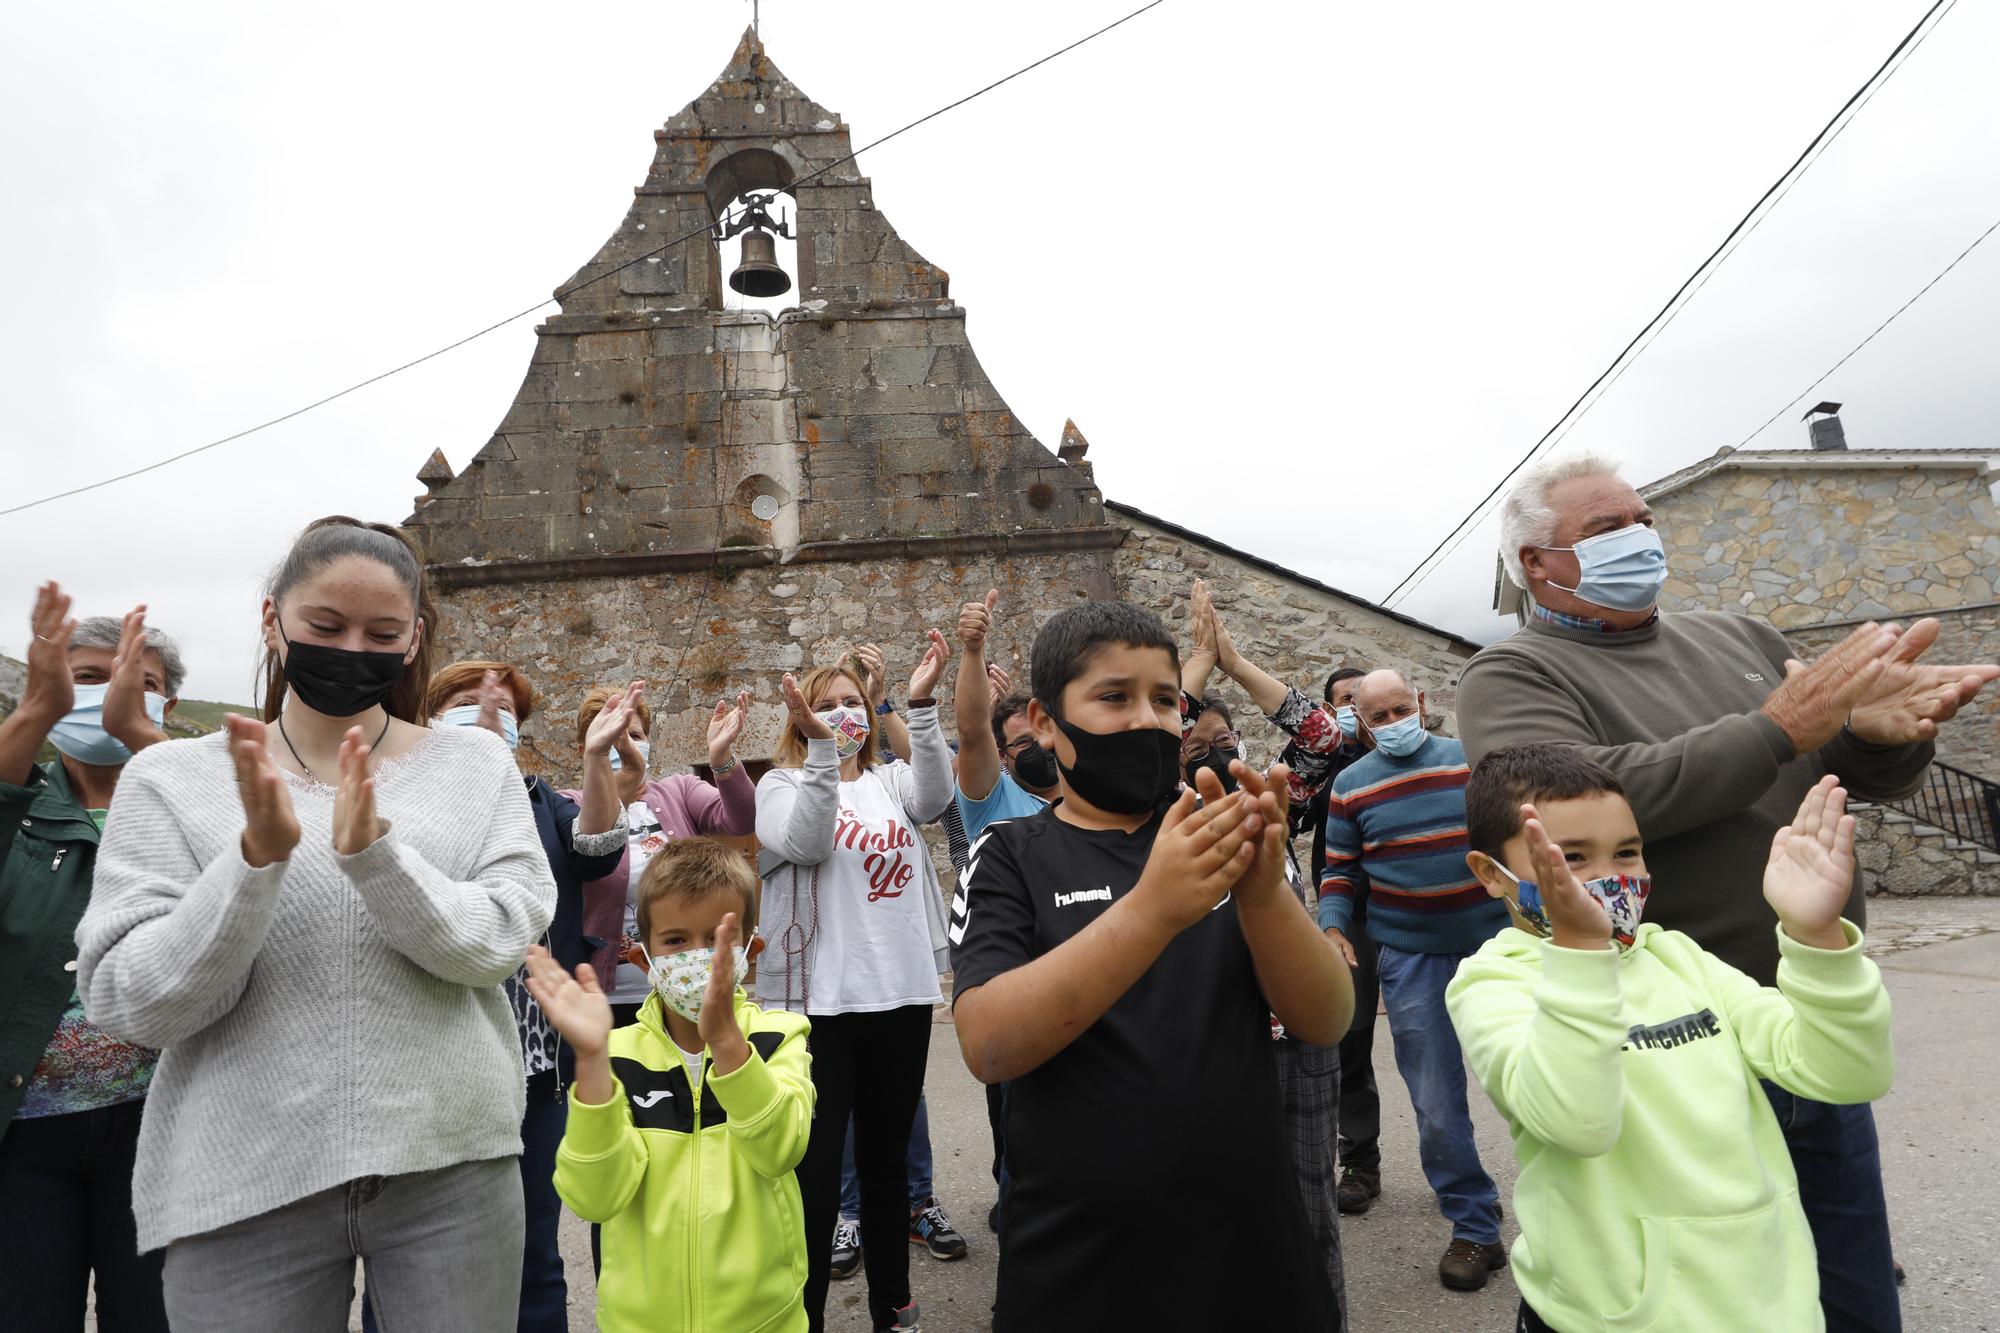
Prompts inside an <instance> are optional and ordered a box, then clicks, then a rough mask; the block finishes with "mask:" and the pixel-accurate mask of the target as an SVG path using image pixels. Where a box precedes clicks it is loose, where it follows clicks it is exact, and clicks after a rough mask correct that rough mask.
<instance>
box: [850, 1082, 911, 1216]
mask: <svg viewBox="0 0 2000 1333" xmlns="http://www.w3.org/2000/svg"><path fill="white" fill-rule="evenodd" d="M906 1165H907V1170H908V1171H909V1173H910V1206H911V1207H912V1208H915V1207H916V1206H917V1205H918V1204H920V1203H922V1202H923V1201H924V1200H925V1199H928V1198H930V1197H931V1108H930V1103H929V1101H928V1100H927V1099H925V1098H923V1097H919V1098H917V1118H916V1120H915V1121H914V1122H913V1123H912V1124H911V1125H910V1151H909V1156H908V1158H907V1159H906ZM840 1215H841V1216H842V1217H845V1218H848V1219H850V1220H851V1219H853V1218H857V1217H859V1216H861V1181H860V1180H859V1179H858V1178H857V1177H856V1176H855V1174H854V1124H853V1122H852V1121H849V1122H848V1126H847V1146H846V1147H845V1148H842V1149H841V1152H840Z"/></svg>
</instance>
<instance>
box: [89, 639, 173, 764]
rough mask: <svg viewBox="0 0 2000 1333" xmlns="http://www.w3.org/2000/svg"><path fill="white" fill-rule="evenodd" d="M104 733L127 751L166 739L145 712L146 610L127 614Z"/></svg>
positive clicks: (107, 699) (107, 697)
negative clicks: (120, 743) (121, 743)
mask: <svg viewBox="0 0 2000 1333" xmlns="http://www.w3.org/2000/svg"><path fill="white" fill-rule="evenodd" d="M104 730H105V731H106V732H108V733H110V735H111V736H112V738H113V739H115V740H118V741H121V742H123V743H124V745H125V748H126V749H128V750H143V749H145V748H146V747H147V746H148V745H157V744H159V743H160V742H161V741H163V740H165V739H166V738H167V733H166V732H164V731H162V730H161V729H160V728H159V727H158V726H157V725H155V724H154V722H153V719H152V716H151V715H150V714H148V713H147V712H146V608H145V607H144V606H135V607H133V608H132V609H131V610H130V611H127V612H126V613H125V623H124V625H123V626H122V627H121V628H120V629H119V632H118V651H117V652H116V653H114V654H113V655H112V658H111V684H110V687H109V688H108V689H106V690H105V691H104Z"/></svg>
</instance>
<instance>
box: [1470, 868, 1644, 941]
mask: <svg viewBox="0 0 2000 1333" xmlns="http://www.w3.org/2000/svg"><path fill="white" fill-rule="evenodd" d="M1488 859H1491V858H1488ZM1493 864H1494V865H1495V866H1497V867H1498V868H1499V870H1500V873H1501V874H1503V875H1505V876H1506V877H1507V878H1508V879H1511V880H1513V881H1514V898H1513V900H1512V902H1511V903H1510V906H1512V907H1513V909H1514V910H1515V911H1516V912H1517V913H1519V914H1520V917H1521V919H1522V920H1523V921H1525V922H1527V923H1528V927H1529V929H1531V930H1533V931H1534V932H1535V933H1536V934H1537V935H1540V936H1542V937H1543V938H1545V939H1546V938H1547V937H1548V936H1550V935H1551V934H1553V933H1554V928H1553V927H1552V926H1551V925H1550V924H1549V917H1548V912H1547V909H1545V908H1544V907H1543V906H1542V891H1541V889H1540V888H1539V887H1538V886H1537V885H1536V884H1535V881H1533V880H1531V879H1521V878H1518V877H1517V876H1516V875H1515V874H1514V872H1513V871H1511V870H1509V869H1508V868H1507V867H1506V866H1503V865H1501V864H1500V862H1498V861H1497V860H1496V861H1494V862H1493ZM1581 882H1582V884H1583V891H1584V892H1585V893H1587V894H1589V895H1590V896H1591V897H1593V898H1595V899H1596V900H1597V903H1598V905H1599V906H1600V907H1602V908H1603V909H1604V915H1606V916H1608V917H1610V918H1611V938H1612V939H1614V940H1616V941H1617V942H1618V947H1619V948H1621V949H1629V948H1631V947H1632V941H1633V940H1634V939H1636V938H1637V937H1638V934H1639V918H1640V917H1641V916H1644V915H1645V912H1646V895H1647V894H1649V893H1651V892H1652V891H1653V877H1652V876H1651V875H1606V876H1604V877H1603V878H1602V879H1586V880H1583V881H1581Z"/></svg>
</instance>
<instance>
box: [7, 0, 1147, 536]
mask: <svg viewBox="0 0 2000 1333" xmlns="http://www.w3.org/2000/svg"><path fill="white" fill-rule="evenodd" d="M1165 3H1166V0H1150V3H1147V4H1144V5H1141V6H1139V8H1137V9H1135V10H1133V11H1132V12H1131V13H1129V14H1127V15H1125V16H1124V17H1123V18H1120V19H1116V20H1113V21H1112V22H1110V23H1107V24H1105V25H1104V26H1103V27H1101V28H1099V29H1097V30H1096V31H1095V32H1091V33H1087V34H1085V35H1084V36H1082V37H1079V38H1077V39H1076V40H1075V41H1073V42H1071V43H1070V44H1069V45H1067V46H1064V47H1059V48H1058V49H1056V50H1054V51H1051V52H1049V53H1048V54H1047V55H1045V56H1043V57H1042V58H1041V59H1039V60H1036V61H1032V62H1030V63H1029V64H1026V65H1023V66H1021V68H1019V69H1017V70H1015V71H1014V72H1013V73H1012V74H1008V75H1005V76H1004V77H1002V78H998V79H995V80H994V81H993V82H991V83H989V84H987V85H986V86H985V87H983V88H980V89H977V90H975V91H973V92H970V93H967V94H966V95H965V96H963V97H961V98H959V99H958V100H957V101H955V102H947V103H946V104H945V105H943V106H941V107H939V108H937V109H936V110H935V111H932V112H930V113H929V114H927V115H922V116H919V117H917V118H916V119H915V120H913V121H911V122H909V123H908V124H907V125H904V126H902V127H900V128H898V129H894V130H891V131H890V132H889V133H887V134H885V135H883V136H882V137H881V138H879V139H874V140H871V141H870V142H868V143H865V144H863V145H862V146H861V147H859V148H856V149H854V150H853V151H852V152H850V153H848V154H847V155H846V156H844V157H837V158H835V159H834V160H833V161H831V162H828V163H826V164H825V165H823V166H820V167H818V168H815V169H814V170H812V171H810V172H807V173H806V174H805V175H803V176H801V177H799V178H798V179H797V180H795V181H793V182H792V184H791V186H790V187H788V188H790V189H794V190H795V189H797V188H798V187H799V186H801V185H804V184H806V183H807V182H809V181H811V180H813V179H814V178H816V177H818V176H821V175H823V174H825V173H826V172H828V171H831V170H833V169H834V168H835V167H838V166H842V165H845V164H846V163H848V162H852V161H853V160H854V159H855V158H857V157H859V156H861V154H863V153H866V152H869V151H870V150H872V149H875V148H879V147H881V146H882V145H883V144H885V143H888V142H889V141H890V140H891V139H894V138H897V137H898V136H900V135H903V134H905V133H907V132H909V131H910V130H913V129H915V128H917V126H919V125H922V124H925V123H926V122H928V121H932V120H936V119H937V118H938V117H939V116H942V115H944V114H945V113H946V112H948V111H955V110H957V109H958V108H959V107H962V106H964V105H965V104H966V103H967V102H970V101H973V100H974V99H976V98H980V97H984V96H985V95H986V94H987V93H990V92H992V91H993V90H994V89H995V88H998V87H1000V86H1001V85H1002V84H1007V83H1012V82H1013V81H1014V80H1015V79H1018V78H1020V77H1021V76H1022V75H1023V74H1026V73H1028V72H1030V71H1031V70H1035V69H1039V68H1040V67H1041V66H1043V65H1046V64H1048V63H1049V62H1050V61H1051V60H1054V59H1056V58H1057V57H1058V56H1064V55H1068V54H1069V53H1070V52H1071V51H1074V50H1076V49H1077V48H1078V47H1079V46H1082V45H1084V44H1085V43H1086V42H1091V41H1095V40H1096V39H1097V38H1099V37H1102V36H1103V35H1104V34H1105V33H1107V32H1110V31H1111V30H1112V29H1113V28H1118V27H1122V26H1124V25H1125V24H1127V23H1130V22H1131V21H1132V20H1133V19H1135V18H1138V17H1139V16H1140V15H1141V14H1144V13H1145V12H1146V11H1147V10H1149V9H1157V8H1159V7H1160V6H1161V5H1163V4H1165ZM736 216H740V214H739V215H736ZM734 220H735V217H734V216H727V215H726V216H725V217H723V218H720V219H717V224H716V225H720V224H722V223H724V222H729V221H734ZM710 230H711V228H710V227H709V226H701V227H697V228H695V229H694V230H693V231H690V232H688V233H687V234H685V235H683V236H676V237H674V238H673V239H672V240H670V241H667V242H665V243H664V244H662V245H660V246H658V247H656V248H655V249H652V250H648V251H646V252H645V253H643V254H639V255H635V256H633V257H632V258H630V259H628V260H626V261H625V262H624V263H622V264H617V265H614V266H613V267H611V268H608V269H606V270H605V271H604V272H602V273H599V274H597V275H596V276H594V277H591V278H586V279H585V280H583V281H582V282H579V283H577V284H575V285H574V286H570V287H561V288H558V289H557V290H556V293H555V295H554V296H552V297H548V298H545V299H543V300H540V301H537V302H535V303H534V304H533V305H531V306H527V307H525V308H524V309H521V310H517V311H515V312H514V313H513V314H511V315H508V316H507V317H506V318H504V319H499V320H495V321H494V322H493V323H491V324H488V325H487V326H486V327H485V328H483V329H480V330H479V331H478V332H476V333H468V334H467V335H465V336H464V337H463V338H460V339H458V340H457V341H456V342H451V343H446V344H445V345H444V346H443V347H440V348H438V349H437V350H436V351H432V352H426V353H424V354H423V355H422V356H420V357H417V358H416V359H414V360H411V361H405V362H404V363H403V364H402V365H400V366H396V367H393V368H392V369H389V370H385V371H382V372H381V373H380V374H376V375H370V376H369V377H368V378H367V379H365V380H359V381H357V382H355V383H353V384H350V385H348V386H347V387H346V388H345V389H341V390H339V391H338V392H336V393H330V394H328V395H327V396H326V397H324V398H320V399H316V400H315V401H313V402H310V403H307V404H306V405H305V406H304V407H298V408H294V409H293V410H291V411H290V412H287V413H285V414H284V415H283V416H276V417H272V418H271V419H270V420H269V421H264V422H259V423H258V424H257V425H255V426H248V427H245V428H244V429H242V430H239V431H237V432H235V433H234V434H231V435H225V436H223V437H222V438H221V439H218V440H210V441H209V442H208V443H207V444H199V445H196V446H195V447H194V448H192V449H183V450H182V451H181V452H179V453H177V454H172V455H169V456H168V457H166V458H162V459H158V460H156V461H154V462H151V463H147V464H145V465H144V466H142V467H136V468H133V469H132V470H131V471H129V472H121V473H118V474H117V475H116V476H111V477H105V478H103V479H102V480H99V481H93V482H89V483H87V484H85V485H82V486H73V487H71V488H70V489H69V490H66V491H57V492H56V493H54V494H53V495H44V496H42V497H41V498H39V499H35V500H29V501H27V502H26V503H23V504H17V505H12V506H9V507H8V508H6V509H0V518H5V517H6V516H7V515H9V514H18V513H20V512H22V511H23V510H27V509H34V508H37V507H38V506H41V505H45V504H53V503H55V502H56V501H57V500H66V499H68V498H69V497H71V496H73V495H82V494H84V493H85V492H87V491H94V490H99V489H101V488H103V487H105V486H113V485H116V484H117V483H119V482H121V481H129V480H131V479H132V478H133V477H138V476H143V475H145V474H146V473H148V472H153V471H157V470H158V469H160V468H163V467H167V466H168V465H170V464H173V463H178V462H180V461H181V460H182V459H185V458H192V457H194V456H195V455H196V454H201V453H207V452H208V451H209V450H210V449H219V448H221V447H222V446H223V445H225V444H231V443H233V442H235V441H237V440H240V439H243V438H244V437H245V436H248V435H255V434H257V433H258V432H259V431H264V430H269V429H270V428H271V427H273V426H276V425H280V424H282V423H284V422H287V421H290V420H291V419H292V418H293V417H298V416H303V415H305V414H306V413H307V412H310V411H312V410H313V409H314V408H319V407H324V406H326V405H327V404H328V403H331V402H333V401H335V400H336V399H340V398H345V397H347V395H349V394H351V393H356V392H359V391H360V390H362V389H365V388H367V387H368V386H369V385H371V384H379V383H380V382H381V381H383V380H386V379H388V378H389V377H390V376H392V375H400V374H402V373H403V372H404V371H406V370H410V369H412V368H414V367H416V366H420V365H422V364H423V363H424V362H426V361H430V360H433V359H435V358H437V357H440V356H443V355H444V354H445V353H446V352H452V351H456V350H457V349H459V348H461V347H463V346H465V345H466V344H467V343H469V342H473V341H475V340H477V339H480V338H483V337H485V336H486V335H487V334H489V333H492V332H494V331H496V330H498V329H503V328H505V327H507V325H509V324H512V323H514V322H515V321H516V320H521V319H526V318H527V317H528V316H529V315H532V314H534V313H535V312H536V311H538V310H540V309H542V308H543V307H544V306H547V305H551V304H553V303H555V302H559V301H561V300H563V299H564V298H566V297H569V296H572V295H574V294H576V293H577V292H580V291H582V290H583V289H584V288H586V287H589V286H592V285H594V284H596V283H600V282H603V281H604V280H605V279H606V278H609V277H613V276H615V275H617V274H619V273H623V272H624V271H625V270H626V269H628V268H631V267H633V266H634V265H636V264H642V263H644V262H646V261H647V260H649V259H653V258H656V257H658V256H660V255H663V254H665V253H666V252H667V251H669V250H671V249H673V248H674V247H675V246H678V245H684V244H686V243H687V242H688V241H691V240H693V239H694V238H695V237H697V236H705V235H707V234H708V233H709V231H710Z"/></svg>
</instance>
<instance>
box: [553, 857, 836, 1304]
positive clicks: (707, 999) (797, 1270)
mask: <svg viewBox="0 0 2000 1333" xmlns="http://www.w3.org/2000/svg"><path fill="white" fill-rule="evenodd" d="M756 891H757V877H756V875H755V873H754V872H753V871H752V870H751V869H750V866H749V863H748V862H747V861H745V860H744V858H743V856H742V854H741V853H740V852H737V851H736V850H734V849H733V848H730V847H727V846H725V845H724V844H722V843H719V842H716V841H714V840H713V839H709V838H685V839H680V840H677V841H675V842H671V843H669V844H667V846H666V847H665V848H664V849H663V850H662V851H661V852H659V853H658V854H657V855H655V856H654V858H653V859H652V860H651V861H650V862H649V863H648V864H647V866H646V873H645V876H644V878H643V879H642V880H641V881H640V885H639V893H638V902H637V914H638V924H639V933H640V936H641V938H642V939H643V940H644V941H645V944H644V946H643V948H642V950H640V953H641V956H642V957H643V958H644V959H645V966H646V968H647V976H648V979H649V980H650V981H651V982H652V986H653V994H651V995H649V996H648V997H647V998H646V1003H645V1004H644V1005H643V1006H642V1007H641V1008H640V1010H639V1020H638V1022H636V1023H634V1024H632V1025H630V1026H628V1027H622V1028H619V1029H618V1030H616V1031H615V1032H614V1031H612V1028H611V1006H610V1004H609V1003H608V1002H607V1001H606V1000H605V998H604V992H603V990H602V988H601V987H599V985H598V983H597V980H596V978H595V976H594V975H593V973H592V972H591V969H590V965H589V964H588V963H585V964H583V965H581V966H579V967H578V968H577V970H576V975H575V976H574V977H571V976H569V975H567V974H566V973H564V972H563V970H562V968H561V966H560V965H559V964H557V963H556V962H555V961H554V960H553V959H551V958H550V957H549V956H548V954H547V953H546V952H544V951H543V950H541V949H539V948H538V949H535V950H534V951H533V952H532V953H531V954H530V956H529V959H528V990H529V993H530V994H531V995H533V997H534V999H535V1002H536V1003H537V1004H538V1005H540V1006H541V1008H542V1011H543V1013H544V1014H546V1015H547V1017H548V1019H549V1023H550V1025H551V1026H553V1027H554V1028H555V1030H556V1031H557V1032H559V1033H561V1034H562V1036H563V1038H564V1039H565V1040H566V1041H568V1042H569V1043H570V1045H571V1046H573V1047H574V1048H575V1049H576V1082H575V1083H574V1084H572V1085H571V1088H570V1109H569V1128H568V1131H567V1132H566V1133H565V1134H564V1136H563V1141H562V1147H561V1148H560V1149H558V1150H557V1153H556V1177H555V1180H556V1192H557V1193H558V1194H560V1195H561V1196H562V1199H563V1202H564V1203H567V1204H568V1205H569V1206H570V1207H571V1208H572V1209H573V1210H575V1212H576V1213H577V1215H578V1216H580V1217H583V1218H585V1219H587V1220H589V1221H592V1222H601V1223H602V1224H603V1226H604V1238H603V1268H602V1271H601V1272H600V1273H599V1275H598V1280H597V1326H598V1328H600V1329H602V1330H605V1333H627V1331H628V1330H631V1331H633V1333H637V1331H638V1330H646V1333H655V1331H656V1330H660V1331H664V1330H673V1331H674V1333H798V1330H803V1329H804V1328H805V1327H806V1313H805V1306H804V1302H803V1299H802V1293H803V1291H804V1288H805V1279H806V1248H805V1245H806V1241H805V1215H804V1210H803V1208H802V1206H801V1204H800V1202H799V1186H798V1178H797V1177H796V1176H794V1175H793V1174H792V1169H793V1168H794V1167H796V1166H797V1165H798V1164H799V1159H800V1158H802V1157H804V1156H805V1151H806V1140H807V1139H808V1138H809V1137H810V1136H811V1133H812V1113H813V1083H812V1072H811V1057H810V1056H809V1055H808V1054H807V1051H806V1033H807V1031H808V1028H809V1025H808V1023H807V1021H806V1020H805V1019H804V1018H801V1017H799V1016H797V1015H795V1014H787V1013H782V1012H779V1011H776V1010H772V1011H768V1012H767V1011H765V1010H762V1009H759V1008H758V1007H757V1006H756V1005H754V1004H752V1003H751V1002H750V1001H749V1000H748V999H746V998H744V995H743V992H742V990H741V989H740V988H739V987H738V985H737V983H738V982H739V981H741V980H742V977H743V973H744V971H745V969H746V968H747V967H748V965H749V960H750V958H751V957H753V956H755V954H756V953H757V952H758V951H759V949H760V947H761V945H762V943H763V941H762V940H760V939H756V938H754V937H753V938H752V939H751V942H750V944H749V945H748V946H739V945H738V943H737V941H738V940H739V938H741V935H740V934H739V927H738V924H737V923H738V922H739V921H742V922H747V923H750V925H749V927H746V928H745V929H746V930H747V929H754V924H755V921H756ZM635 961H636V960H635Z"/></svg>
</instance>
